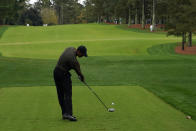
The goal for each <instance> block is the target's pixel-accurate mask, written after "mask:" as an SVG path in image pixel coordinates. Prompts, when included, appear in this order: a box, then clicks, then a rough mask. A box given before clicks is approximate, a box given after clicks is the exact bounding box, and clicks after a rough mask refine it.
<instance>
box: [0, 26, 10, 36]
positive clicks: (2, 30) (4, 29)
mask: <svg viewBox="0 0 196 131" xmlns="http://www.w3.org/2000/svg"><path fill="white" fill-rule="evenodd" d="M7 29H8V27H7V26H0V38H1V37H2V36H3V34H4V33H5V31H6V30H7Z"/></svg>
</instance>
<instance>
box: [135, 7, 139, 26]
mask: <svg viewBox="0 0 196 131" xmlns="http://www.w3.org/2000/svg"><path fill="white" fill-rule="evenodd" d="M135 24H138V13H137V8H136V11H135Z"/></svg>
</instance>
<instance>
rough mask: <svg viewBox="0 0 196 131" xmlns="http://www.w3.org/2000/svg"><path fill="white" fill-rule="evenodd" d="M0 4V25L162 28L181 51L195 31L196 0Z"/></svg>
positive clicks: (8, 0) (20, 0)
mask: <svg viewBox="0 0 196 131" xmlns="http://www.w3.org/2000/svg"><path fill="white" fill-rule="evenodd" d="M27 1H28V0H0V24H13V25H14V24H20V25H24V24H27V23H29V24H31V25H42V24H43V23H45V24H51V25H53V24H77V23H92V22H97V23H103V22H104V23H115V24H127V25H128V26H133V25H138V24H139V25H141V28H143V29H144V28H145V27H146V24H151V25H152V26H153V27H154V28H153V29H154V30H156V25H157V24H164V25H165V26H164V28H165V29H166V30H167V31H168V35H177V36H182V49H184V44H185V43H186V42H187V40H186V38H188V43H189V46H192V34H193V33H194V32H195V31H196V0H86V1H84V5H82V4H80V3H78V0H38V1H37V2H36V3H35V4H34V5H33V6H30V5H28V4H27Z"/></svg>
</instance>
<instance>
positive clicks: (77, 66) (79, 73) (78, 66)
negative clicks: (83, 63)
mask: <svg viewBox="0 0 196 131" xmlns="http://www.w3.org/2000/svg"><path fill="white" fill-rule="evenodd" d="M73 69H74V70H75V72H76V73H77V74H78V76H79V79H80V80H81V81H82V82H84V76H83V74H82V72H81V70H80V64H79V62H78V61H75V62H74V67H73Z"/></svg>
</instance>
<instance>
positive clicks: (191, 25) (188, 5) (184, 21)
mask: <svg viewBox="0 0 196 131" xmlns="http://www.w3.org/2000/svg"><path fill="white" fill-rule="evenodd" d="M168 3H169V8H168V10H169V13H168V16H169V21H168V23H167V27H166V29H167V30H168V35H177V36H180V35H181V36H182V50H184V46H185V41H186V34H187V33H188V32H189V39H190V40H189V41H190V43H191V42H192V37H191V36H192V32H193V31H195V30H196V26H195V25H196V18H195V16H196V15H195V13H196V8H195V7H196V6H195V1H194V0H173V1H169V0H168Z"/></svg>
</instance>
